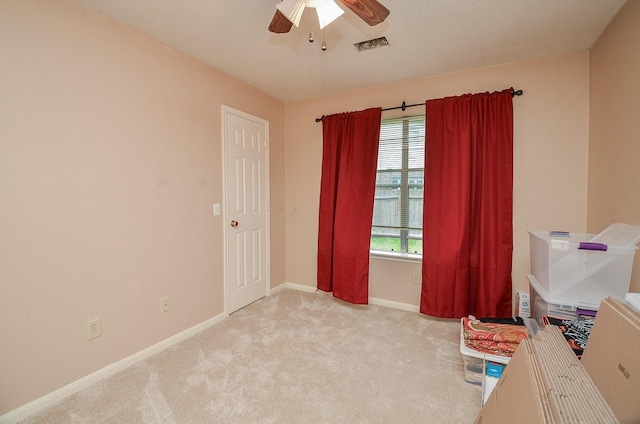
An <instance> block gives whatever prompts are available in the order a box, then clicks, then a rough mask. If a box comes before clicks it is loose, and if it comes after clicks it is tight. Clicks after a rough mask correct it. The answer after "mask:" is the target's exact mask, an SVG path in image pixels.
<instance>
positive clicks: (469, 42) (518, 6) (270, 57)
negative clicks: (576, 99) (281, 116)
mask: <svg viewBox="0 0 640 424" xmlns="http://www.w3.org/2000/svg"><path fill="white" fill-rule="evenodd" d="M76 1H77V2H78V3H80V4H82V5H84V6H86V7H88V8H91V9H94V10H96V11H98V12H100V13H102V14H105V15H107V16H110V17H111V18H113V19H115V20H117V21H120V22H122V23H124V24H126V25H127V26H130V27H132V28H134V29H136V30H138V31H140V32H142V33H144V34H147V35H149V36H151V37H153V38H155V39H157V40H160V41H162V42H164V43H165V44H168V45H170V46H173V47H175V48H177V49H179V50H182V51H184V52H186V53H188V54H190V55H192V56H194V57H196V58H198V59H200V60H201V61H203V62H205V63H207V64H209V65H211V66H213V67H215V68H217V69H220V70H222V71H224V72H226V73H228V74H231V75H233V76H235V77H236V78H238V79H240V80H242V81H244V82H247V83H249V84H251V85H253V86H255V87H257V88H259V89H261V90H263V91H265V92H267V93H269V94H270V95H272V96H274V97H276V98H278V99H281V100H283V101H296V100H303V99H309V98H316V97H321V96H324V95H328V94H332V93H337V92H341V91H345V90H350V89H355V88H361V87H367V86H372V85H378V84H384V83H389V82H393V81H398V80H403V79H409V78H417V77H424V76H428V75H435V74H440V73H444V72H450V71H455V70H461V69H468V68H475V67H480V66H487V65H495V64H499V63H506V62H512V61H518V60H524V59H530V58H536V57H544V56H553V55H559V54H564V53H568V52H573V51H580V50H586V49H589V48H590V47H591V46H592V44H593V43H594V41H595V40H596V39H597V38H598V36H599V35H600V33H601V32H602V31H603V30H604V28H605V27H606V26H607V24H608V23H609V22H610V21H611V19H612V18H613V16H614V15H615V14H616V12H617V11H618V10H619V9H620V7H621V6H622V5H623V4H624V3H625V0H380V2H381V3H382V4H384V5H385V6H386V7H387V8H388V9H389V10H390V11H391V13H390V15H389V17H388V18H387V19H386V20H385V21H384V22H383V23H381V24H379V25H377V26H374V27H370V26H368V25H367V24H365V23H364V22H362V21H361V20H360V18H358V17H357V16H356V15H355V14H354V13H353V12H351V11H350V10H349V9H347V8H346V7H344V6H343V5H342V4H341V3H340V1H339V0H338V1H337V3H339V4H340V5H341V7H342V8H343V9H344V10H345V13H344V14H343V15H342V16H341V17H340V18H338V20H336V21H335V22H333V23H332V24H330V25H329V26H327V27H326V28H325V30H324V32H325V37H326V41H327V45H328V50H327V51H324V52H323V51H322V50H321V48H320V47H321V42H322V38H323V34H322V31H320V30H319V29H318V24H317V19H316V15H315V10H313V9H306V10H305V12H304V13H303V16H302V21H301V23H300V27H299V28H296V27H293V28H292V29H291V31H290V32H289V33H287V34H273V33H270V32H268V31H267V27H268V26H269V23H270V22H271V18H272V16H273V14H274V12H275V10H276V8H275V5H276V4H277V3H278V1H279V0H250V1H238V0H226V1H224V0H76ZM309 31H313V32H314V35H315V38H316V41H315V42H314V43H309V41H308V36H309ZM383 35H384V36H386V37H387V39H388V41H389V44H390V45H389V46H387V47H382V48H379V49H376V50H371V51H365V52H357V51H356V49H355V47H354V46H353V44H354V43H357V42H360V41H365V40H369V39H372V38H376V37H380V36H383Z"/></svg>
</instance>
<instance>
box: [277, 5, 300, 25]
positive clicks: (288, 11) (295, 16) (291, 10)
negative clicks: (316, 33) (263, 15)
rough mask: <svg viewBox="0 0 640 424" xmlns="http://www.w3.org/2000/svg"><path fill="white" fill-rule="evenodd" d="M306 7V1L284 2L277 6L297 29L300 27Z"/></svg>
mask: <svg viewBox="0 0 640 424" xmlns="http://www.w3.org/2000/svg"><path fill="white" fill-rule="evenodd" d="M305 7H306V1H305V0H282V1H281V2H280V3H278V4H277V5H276V8H277V9H278V10H279V11H280V13H282V14H283V15H284V17H285V18H287V19H288V20H289V21H291V23H292V24H294V25H295V26H296V27H298V25H300V18H302V12H304V8H305Z"/></svg>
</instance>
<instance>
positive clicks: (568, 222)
mask: <svg viewBox="0 0 640 424" xmlns="http://www.w3.org/2000/svg"><path fill="white" fill-rule="evenodd" d="M510 86H513V87H515V88H519V89H522V90H524V95H523V96H521V97H516V98H515V99H514V143H515V152H514V156H515V157H514V162H515V164H514V167H515V170H514V185H515V188H514V191H515V193H514V258H513V262H514V269H513V276H514V290H523V289H526V290H528V283H527V280H526V274H527V273H528V271H529V240H528V234H527V230H550V229H564V230H568V231H577V232H584V231H585V230H586V202H587V159H588V157H587V152H588V135H589V134H588V128H589V122H588V118H589V109H588V108H589V94H588V93H589V54H588V52H579V53H574V54H568V55H565V56H561V57H551V58H545V59H538V60H530V61H524V62H517V63H510V64H505V65H501V66H494V67H487V68H481V69H472V70H468V71H462V72H455V73H450V74H445V75H439V76H434V77H429V78H424V79H416V80H411V81H404V82H399V83H396V84H390V85H385V86H380V87H374V88H369V89H365V90H358V91H353V92H348V93H344V94H341V95H336V96H331V97H326V98H322V99H316V100H312V101H303V102H297V103H291V104H287V106H286V114H285V117H286V123H287V129H286V137H285V138H286V149H285V151H286V167H287V172H286V173H287V182H288V183H287V203H286V204H287V221H286V228H287V235H286V237H287V238H286V246H287V260H286V265H287V277H286V278H287V281H288V282H291V283H297V284H303V285H309V286H315V275H316V251H317V248H316V241H317V217H318V196H319V185H320V168H321V160H322V159H321V156H322V128H321V124H319V123H316V122H315V120H314V119H315V118H316V117H319V116H321V115H322V114H331V113H337V112H344V111H349V110H359V109H364V108H368V107H374V106H381V107H390V106H398V105H400V104H401V103H402V101H403V100H404V101H406V102H407V104H413V103H420V102H424V101H425V100H426V99H430V98H439V97H444V96H450V95H457V94H463V93H468V92H481V91H494V90H501V89H504V88H508V87H510ZM417 112H419V110H418V109H408V110H407V113H417ZM391 113H393V112H391ZM385 116H389V115H388V113H385V114H383V118H384V117H385ZM419 269H420V268H419V265H418V264H411V263H405V262H393V261H387V260H381V259H372V261H371V276H370V295H371V296H372V297H379V298H384V299H386V300H392V301H397V302H402V303H408V304H412V305H417V304H418V302H419V291H420V286H419V285H416V284H412V283H411V272H413V271H418V270H419Z"/></svg>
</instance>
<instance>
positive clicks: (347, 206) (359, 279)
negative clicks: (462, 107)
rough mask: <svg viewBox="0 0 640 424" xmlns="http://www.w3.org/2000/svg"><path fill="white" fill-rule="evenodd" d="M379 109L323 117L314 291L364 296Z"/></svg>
mask: <svg viewBox="0 0 640 424" xmlns="http://www.w3.org/2000/svg"><path fill="white" fill-rule="evenodd" d="M381 112H382V110H381V109H380V108H373V109H367V110H364V111H360V112H351V113H341V114H335V115H329V116H325V117H323V120H322V133H323V150H322V179H321V183H320V211H319V217H318V289H320V290H323V291H327V292H333V295H334V296H335V297H337V298H339V299H341V300H344V301H347V302H351V303H356V304H366V303H368V299H369V246H370V239H371V220H372V216H373V200H374V194H375V180H376V165H377V158H378V143H379V137H380V122H381Z"/></svg>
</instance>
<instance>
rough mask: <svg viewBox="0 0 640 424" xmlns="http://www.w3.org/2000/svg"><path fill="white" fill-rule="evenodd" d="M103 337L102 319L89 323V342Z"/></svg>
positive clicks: (95, 319)
mask: <svg viewBox="0 0 640 424" xmlns="http://www.w3.org/2000/svg"><path fill="white" fill-rule="evenodd" d="M100 336H102V324H101V323H100V318H94V319H92V320H89V321H87V340H91V339H95V338H96V337H100Z"/></svg>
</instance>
